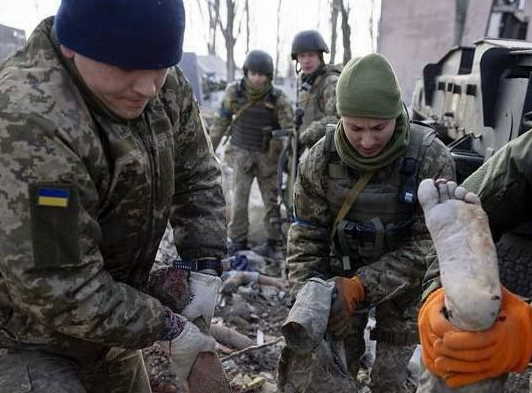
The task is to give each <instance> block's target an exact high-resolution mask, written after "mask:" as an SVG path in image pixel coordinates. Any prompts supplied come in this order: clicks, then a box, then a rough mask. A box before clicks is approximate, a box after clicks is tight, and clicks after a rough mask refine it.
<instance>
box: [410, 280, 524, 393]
mask: <svg viewBox="0 0 532 393" xmlns="http://www.w3.org/2000/svg"><path fill="white" fill-rule="evenodd" d="M502 297H503V298H502V305H501V311H500V313H499V317H498V318H497V320H496V322H495V323H494V325H493V326H492V327H491V328H490V329H488V330H485V331H480V332H468V331H464V330H460V329H457V328H455V327H454V326H452V325H451V324H450V323H449V321H448V320H447V318H446V317H445V315H444V312H443V311H444V298H445V292H444V291H443V289H440V290H438V291H435V292H434V293H433V294H431V295H430V296H429V298H428V299H427V300H426V302H425V304H424V305H423V307H422V308H421V310H420V313H419V318H418V325H419V333H420V338H421V345H422V357H423V362H424V364H425V367H427V369H428V370H430V371H431V372H432V373H433V374H435V375H437V376H439V377H441V378H443V379H444V380H445V382H446V383H447V385H448V386H449V387H452V388H457V387H460V386H464V385H469V384H472V383H475V382H479V381H482V380H485V379H489V378H495V377H498V376H500V375H503V374H507V373H509V372H520V371H523V370H524V369H525V368H526V366H527V364H528V362H529V360H530V358H531V357H532V311H531V307H530V306H529V305H528V304H526V303H525V302H523V301H522V300H521V299H519V298H518V297H517V296H515V295H514V294H512V293H511V292H510V291H508V290H507V289H505V288H502Z"/></svg>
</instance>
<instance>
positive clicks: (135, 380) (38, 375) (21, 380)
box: [0, 348, 151, 393]
mask: <svg viewBox="0 0 532 393" xmlns="http://www.w3.org/2000/svg"><path fill="white" fill-rule="evenodd" d="M0 375H1V376H2V377H0V387H1V388H2V392H10V393H19V392H20V393H22V392H34V393H51V392H53V393H102V392H105V393H151V389H150V384H149V381H148V376H147V374H146V369H145V367H144V361H143V359H142V355H141V353H140V351H132V350H125V349H120V348H112V349H111V350H110V351H109V352H108V353H107V355H106V356H105V357H104V358H103V359H100V360H99V361H98V362H95V363H92V364H82V365H78V364H77V363H75V362H72V360H70V359H68V358H65V357H62V356H57V355H52V354H47V353H43V352H41V351H17V352H14V353H8V354H5V355H3V356H0ZM52 375H53V378H50V376H52Z"/></svg>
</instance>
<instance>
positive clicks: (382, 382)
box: [345, 301, 417, 393]
mask: <svg viewBox="0 0 532 393" xmlns="http://www.w3.org/2000/svg"><path fill="white" fill-rule="evenodd" d="M415 310H417V307H416V306H415V305H409V306H408V307H406V309H404V308H402V307H398V306H397V304H396V303H394V302H392V301H387V302H384V303H382V304H379V305H377V307H376V315H375V319H376V326H375V328H374V329H373V330H372V332H371V334H370V337H371V338H372V339H374V340H376V342H377V348H376V352H375V361H374V363H373V366H372V368H371V392H372V393H406V392H407V389H406V385H405V384H406V380H407V377H408V362H409V360H410V358H411V356H412V353H413V352H414V350H415V347H416V344H417V329H416V325H415ZM367 321H368V318H367V314H366V315H364V314H360V315H357V316H356V317H355V319H354V321H353V332H354V334H353V335H350V336H348V337H347V338H346V340H345V347H346V358H347V365H348V368H349V371H350V373H351V375H352V376H353V377H354V378H356V376H357V374H358V370H359V368H360V359H361V357H362V355H363V354H364V352H365V340H364V329H365V327H366V325H367Z"/></svg>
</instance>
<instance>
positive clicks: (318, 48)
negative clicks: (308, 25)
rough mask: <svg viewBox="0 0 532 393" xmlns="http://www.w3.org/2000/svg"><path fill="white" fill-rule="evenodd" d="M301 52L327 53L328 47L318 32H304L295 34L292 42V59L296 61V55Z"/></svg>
mask: <svg viewBox="0 0 532 393" xmlns="http://www.w3.org/2000/svg"><path fill="white" fill-rule="evenodd" d="M302 52H321V53H323V52H325V53H329V47H328V46H327V44H326V43H325V40H324V39H323V36H322V35H321V34H320V32H319V31H317V30H304V31H300V32H299V33H297V34H296V36H295V37H294V40H293V41H292V59H293V60H297V54H298V53H302Z"/></svg>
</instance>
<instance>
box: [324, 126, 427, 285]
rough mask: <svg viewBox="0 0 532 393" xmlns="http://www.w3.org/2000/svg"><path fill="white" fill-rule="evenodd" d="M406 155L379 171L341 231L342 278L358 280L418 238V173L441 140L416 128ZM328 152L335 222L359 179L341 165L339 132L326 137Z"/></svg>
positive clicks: (337, 244)
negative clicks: (358, 271) (359, 271)
mask: <svg viewBox="0 0 532 393" xmlns="http://www.w3.org/2000/svg"><path fill="white" fill-rule="evenodd" d="M410 126H411V127H410V142H409V145H408V147H407V149H406V153H405V154H404V155H403V156H402V157H401V158H398V159H397V160H396V161H395V162H394V163H392V164H391V165H389V166H388V167H386V168H382V169H380V170H379V171H377V172H376V173H375V174H374V176H373V178H372V179H371V181H370V183H369V184H368V185H367V186H366V187H365V188H364V190H362V192H361V193H360V194H359V196H358V198H357V200H356V201H355V202H354V203H353V206H351V209H350V210H349V212H348V213H347V215H346V217H345V218H344V219H343V220H341V221H340V222H339V223H338V225H337V228H336V234H335V236H334V239H333V244H332V247H331V248H332V250H333V253H334V256H336V258H331V263H332V264H333V265H335V264H336V265H337V266H332V268H333V270H334V271H336V272H337V273H338V274H340V273H341V274H342V275H345V274H354V271H355V270H356V269H358V268H359V267H361V266H363V265H367V264H369V263H372V262H375V261H377V260H378V259H379V258H380V257H381V256H382V255H383V254H385V253H387V252H390V251H393V250H395V249H396V248H398V247H399V246H400V245H401V243H402V242H403V241H404V240H405V239H407V238H410V236H411V235H412V231H411V229H412V224H413V223H414V221H415V218H414V217H415V209H416V205H417V197H416V194H417V186H418V172H419V168H420V167H421V164H422V162H423V158H424V156H425V152H426V150H427V147H428V146H429V145H430V144H431V143H432V141H433V140H434V138H435V137H436V134H435V133H434V131H433V130H432V129H430V128H428V127H426V126H421V125H419V124H416V123H411V124H410ZM326 146H327V149H328V163H329V164H328V180H327V190H328V192H327V199H328V202H329V206H331V211H332V212H333V213H332V214H334V216H336V214H337V212H338V211H339V210H340V208H341V206H342V204H343V202H344V200H345V198H346V195H347V194H348V193H349V191H350V190H351V188H352V187H353V185H354V184H355V182H356V181H357V179H358V177H359V176H358V174H357V172H356V171H355V170H353V169H351V168H349V167H348V166H346V165H345V164H343V162H342V161H341V160H340V157H339V155H338V153H337V152H336V147H335V144H334V130H333V129H330V130H329V129H328V130H327V133H326Z"/></svg>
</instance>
